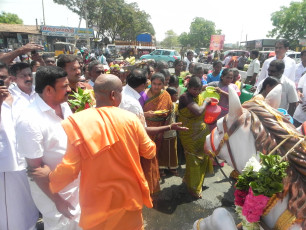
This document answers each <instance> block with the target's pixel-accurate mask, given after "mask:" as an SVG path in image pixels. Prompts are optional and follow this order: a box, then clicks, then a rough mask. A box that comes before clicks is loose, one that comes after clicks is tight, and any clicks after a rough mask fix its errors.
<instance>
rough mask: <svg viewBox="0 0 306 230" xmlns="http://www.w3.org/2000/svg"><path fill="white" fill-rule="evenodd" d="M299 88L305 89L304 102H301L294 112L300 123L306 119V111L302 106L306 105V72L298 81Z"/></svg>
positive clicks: (294, 116)
mask: <svg viewBox="0 0 306 230" xmlns="http://www.w3.org/2000/svg"><path fill="white" fill-rule="evenodd" d="M298 88H300V89H302V90H303V96H304V97H303V98H302V102H303V103H302V104H299V105H298V106H297V108H296V110H295V112H294V114H293V118H294V119H295V120H297V121H298V122H300V123H303V122H304V121H306V112H304V111H303V109H302V106H303V105H306V73H305V74H304V75H303V76H302V77H301V79H300V80H299V83H298Z"/></svg>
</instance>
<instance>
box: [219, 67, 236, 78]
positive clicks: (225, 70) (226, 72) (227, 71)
mask: <svg viewBox="0 0 306 230" xmlns="http://www.w3.org/2000/svg"><path fill="white" fill-rule="evenodd" d="M229 72H234V70H233V69H232V68H226V69H224V70H223V71H222V74H221V78H222V77H224V76H226V75H227V74H228V73H229Z"/></svg>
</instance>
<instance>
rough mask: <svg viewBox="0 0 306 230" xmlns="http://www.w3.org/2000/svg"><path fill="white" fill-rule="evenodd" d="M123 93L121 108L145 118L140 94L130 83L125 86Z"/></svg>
mask: <svg viewBox="0 0 306 230" xmlns="http://www.w3.org/2000/svg"><path fill="white" fill-rule="evenodd" d="M121 94H122V100H121V103H120V105H119V108H121V109H124V110H127V111H130V112H132V113H134V114H136V115H137V116H138V117H143V119H144V112H143V109H142V107H141V104H140V102H139V98H140V94H139V93H138V92H137V91H136V90H135V89H133V88H132V87H131V86H129V85H126V86H124V87H123V90H122V93H121ZM145 126H146V124H145Z"/></svg>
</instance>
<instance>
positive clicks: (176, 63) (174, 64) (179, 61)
mask: <svg viewBox="0 0 306 230" xmlns="http://www.w3.org/2000/svg"><path fill="white" fill-rule="evenodd" d="M180 63H182V64H183V61H182V60H180V59H175V61H174V62H173V67H174V68H175V67H176V66H177V65H179V64H180Z"/></svg>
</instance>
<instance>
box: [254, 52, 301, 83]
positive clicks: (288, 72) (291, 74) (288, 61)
mask: <svg viewBox="0 0 306 230" xmlns="http://www.w3.org/2000/svg"><path fill="white" fill-rule="evenodd" d="M274 60H276V56H274V57H271V58H269V59H267V60H265V62H264V63H263V65H262V68H261V71H260V73H259V76H258V78H257V81H256V84H255V86H257V85H258V84H259V82H261V81H262V80H264V79H265V78H267V77H268V76H269V75H268V68H269V66H270V63H271V61H274ZM283 61H284V63H285V70H284V73H283V75H285V76H286V77H287V78H289V79H290V80H291V81H293V82H295V69H296V63H295V61H294V60H293V59H292V58H290V57H287V56H285V57H284V58H283Z"/></svg>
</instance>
